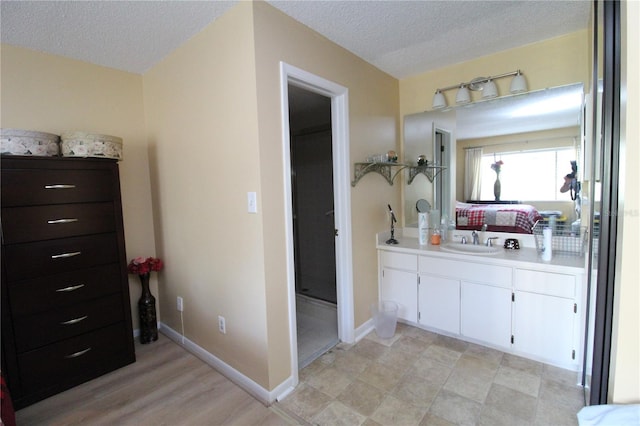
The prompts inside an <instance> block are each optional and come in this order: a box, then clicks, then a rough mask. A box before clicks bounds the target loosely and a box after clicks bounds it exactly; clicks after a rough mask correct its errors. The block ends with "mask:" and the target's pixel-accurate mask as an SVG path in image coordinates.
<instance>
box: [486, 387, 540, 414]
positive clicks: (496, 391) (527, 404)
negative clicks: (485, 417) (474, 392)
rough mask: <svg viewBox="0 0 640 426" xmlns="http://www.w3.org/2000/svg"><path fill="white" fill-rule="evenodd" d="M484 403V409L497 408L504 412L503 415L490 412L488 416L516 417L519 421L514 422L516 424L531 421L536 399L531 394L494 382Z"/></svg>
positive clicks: (536, 403)
mask: <svg viewBox="0 0 640 426" xmlns="http://www.w3.org/2000/svg"><path fill="white" fill-rule="evenodd" d="M484 405H485V409H494V410H498V411H500V412H502V413H503V414H504V416H498V415H497V414H498V413H492V414H493V415H492V416H490V418H496V417H502V418H505V419H508V418H516V419H518V420H519V421H518V422H515V423H518V424H519V423H523V422H526V423H532V422H533V421H534V419H535V416H536V407H537V405H538V400H537V398H535V397H533V396H531V395H527V394H524V393H522V392H519V391H517V390H513V389H510V388H508V387H505V386H502V385H498V384H495V383H494V384H493V385H492V386H491V390H490V391H489V394H488V395H487V399H486V400H485V403H484ZM515 423H513V422H512V423H511V424H515Z"/></svg>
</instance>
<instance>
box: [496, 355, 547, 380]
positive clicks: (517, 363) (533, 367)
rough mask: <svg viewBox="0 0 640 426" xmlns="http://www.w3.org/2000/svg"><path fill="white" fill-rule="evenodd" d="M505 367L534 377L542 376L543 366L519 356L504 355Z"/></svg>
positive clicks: (503, 362)
mask: <svg viewBox="0 0 640 426" xmlns="http://www.w3.org/2000/svg"><path fill="white" fill-rule="evenodd" d="M501 365H503V366H505V367H511V368H513V369H515V370H520V371H524V372H525V373H529V374H532V375H534V376H542V368H543V364H542V363H541V362H538V361H533V360H530V359H527V358H522V357H519V356H517V355H511V354H504V355H503V356H502V364H501Z"/></svg>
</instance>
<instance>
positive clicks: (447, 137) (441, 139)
mask: <svg viewBox="0 0 640 426" xmlns="http://www.w3.org/2000/svg"><path fill="white" fill-rule="evenodd" d="M433 150H434V151H433V160H434V161H435V163H436V166H441V167H442V169H441V170H443V171H444V170H450V168H451V162H452V161H451V152H452V148H451V132H450V131H448V130H444V129H441V128H439V127H436V123H433ZM433 186H434V191H433V193H434V197H433V198H434V200H433V208H434V209H435V210H437V211H439V212H440V217H438V218H436V219H437V220H441V219H444V221H445V225H447V226H448V224H449V220H451V219H455V217H454V216H453V215H452V214H451V177H450V173H442V172H438V171H436V173H435V178H434V179H433ZM434 226H435V227H437V226H438V224H437V223H436V224H434Z"/></svg>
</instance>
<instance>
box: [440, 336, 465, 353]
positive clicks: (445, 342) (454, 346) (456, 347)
mask: <svg viewBox="0 0 640 426" xmlns="http://www.w3.org/2000/svg"><path fill="white" fill-rule="evenodd" d="M434 344H436V345H439V346H442V347H445V348H447V349H451V350H452V351H457V352H464V351H466V350H467V347H468V346H469V343H467V342H465V341H462V340H458V339H454V338H453V337H449V336H442V335H438V337H437V338H436V341H435V342H434Z"/></svg>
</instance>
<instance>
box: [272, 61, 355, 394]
mask: <svg viewBox="0 0 640 426" xmlns="http://www.w3.org/2000/svg"><path fill="white" fill-rule="evenodd" d="M289 84H291V85H294V86H298V87H301V88H303V89H306V90H309V91H311V92H314V93H318V94H321V95H323V96H327V97H329V98H331V137H332V149H333V179H334V183H333V186H334V189H333V191H334V210H335V219H334V220H335V224H336V229H337V230H338V236H337V237H336V290H337V302H338V303H337V305H338V337H339V339H340V341H342V342H345V343H354V338H355V330H354V327H355V326H354V321H355V320H354V312H353V311H354V308H353V266H352V265H353V262H352V242H351V182H350V180H349V173H350V170H351V167H350V165H349V108H348V102H349V99H348V96H349V92H348V89H347V88H346V87H343V86H340V85H339V84H336V83H333V82H331V81H329V80H325V79H324V78H322V77H318V76H316V75H314V74H311V73H309V72H307V71H304V70H301V69H299V68H296V67H294V66H291V65H289V64H286V63H284V62H280V96H281V102H280V104H281V108H282V111H281V117H282V153H283V160H284V161H283V164H284V167H283V173H284V185H285V188H284V194H285V206H284V211H285V221H286V224H285V229H286V234H287V235H286V241H287V288H288V309H289V335H290V345H291V346H290V352H291V378H290V382H291V386H292V387H295V386H296V385H297V384H298V339H297V335H296V294H295V293H296V290H295V289H296V286H295V264H294V241H293V206H292V198H291V145H290V142H291V141H290V134H289V89H288V86H289ZM283 396H284V395H283Z"/></svg>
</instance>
